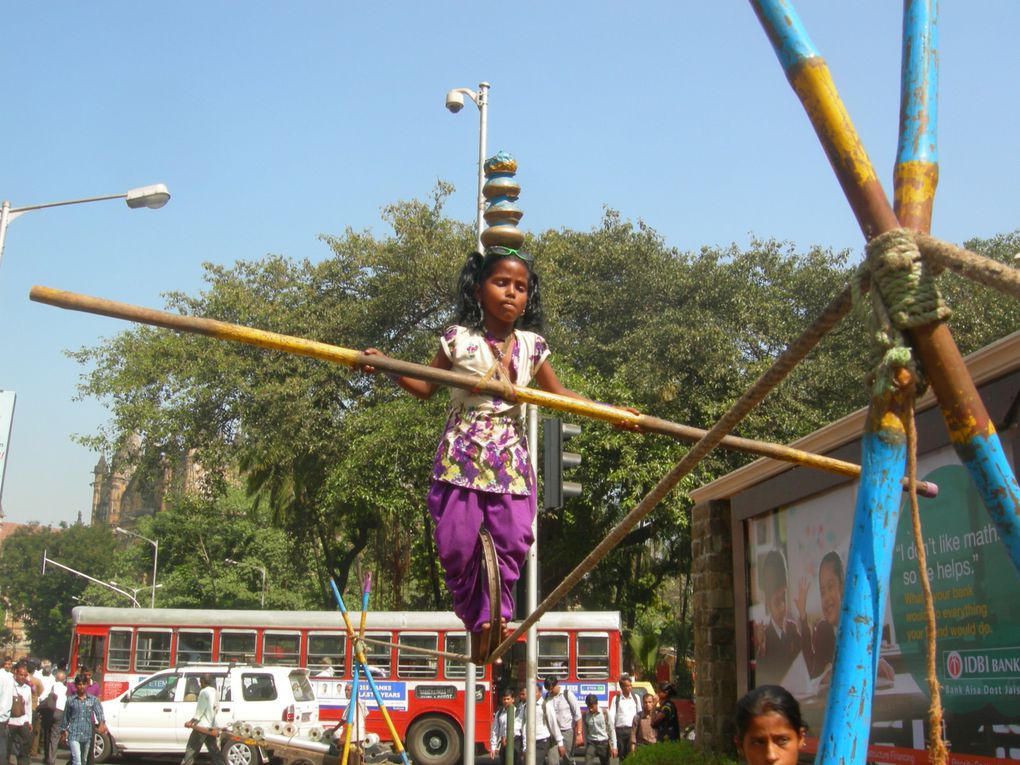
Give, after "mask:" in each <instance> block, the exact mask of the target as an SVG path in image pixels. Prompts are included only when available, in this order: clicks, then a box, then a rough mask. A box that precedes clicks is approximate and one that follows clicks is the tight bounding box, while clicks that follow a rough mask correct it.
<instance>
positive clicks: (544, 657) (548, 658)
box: [538, 632, 570, 677]
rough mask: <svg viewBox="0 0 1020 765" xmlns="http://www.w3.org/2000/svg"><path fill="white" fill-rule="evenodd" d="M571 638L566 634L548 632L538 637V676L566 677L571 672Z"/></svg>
mask: <svg viewBox="0 0 1020 765" xmlns="http://www.w3.org/2000/svg"><path fill="white" fill-rule="evenodd" d="M569 645H570V636H569V635H567V633H565V632H546V633H545V634H539V636H538V676H539V677H566V676H567V672H568V671H569V670H570V663H569V662H570V655H569V654H568V649H569Z"/></svg>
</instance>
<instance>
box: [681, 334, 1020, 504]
mask: <svg viewBox="0 0 1020 765" xmlns="http://www.w3.org/2000/svg"><path fill="white" fill-rule="evenodd" d="M964 362H965V363H966V365H967V369H968V370H969V371H970V376H971V378H972V379H973V380H974V384H975V385H976V386H979V385H981V384H983V383H986V382H989V381H990V380H994V379H996V378H998V377H1001V376H1002V375H1004V374H1006V373H1007V372H1011V371H1013V370H1015V369H1016V368H1017V367H1020V332H1014V333H1013V334H1011V335H1007V336H1006V337H1004V338H1002V339H1001V340H997V341H995V342H994V343H991V344H990V345H986V346H985V347H984V348H981V349H980V350H977V351H975V352H974V353H972V354H970V355H969V356H967V357H966V358H965V359H964ZM862 384H863V383H862ZM934 406H935V396H934V395H933V394H932V392H931V390H930V389H929V391H928V392H927V393H925V394H924V396H922V397H921V398H919V399H918V401H917V405H916V407H915V410H916V411H917V412H918V413H921V412H923V411H924V410H926V409H931V408H932V407H934ZM867 412H868V410H867V407H864V408H862V409H858V410H857V411H856V412H852V413H851V414H848V415H847V416H846V417H843V418H841V419H839V420H836V421H835V422H833V423H830V424H829V425H826V426H825V427H823V428H819V429H818V430H816V431H814V432H813V433H810V434H808V435H806V436H804V437H803V438H799V439H797V440H796V441H794V442H792V443H791V444H790V446H792V447H794V448H797V449H800V450H802V451H805V452H812V453H814V454H823V455H824V454H828V453H829V452H831V451H833V450H834V449H838V448H839V447H840V446H843V445H844V444H848V443H850V442H851V441H856V440H857V439H859V438H860V437H861V433H862V431H863V429H864V419H865V417H866V416H867ZM793 467H794V465H792V464H791V463H787V462H780V461H778V460H773V459H769V458H766V457H763V458H761V459H758V460H755V461H754V462H752V463H750V464H748V465H744V467H742V468H738V469H737V470H734V471H733V472H731V473H727V474H726V475H724V476H722V477H720V478H717V479H716V480H714V481H712V482H711V483H707V484H705V485H704V486H701V487H699V488H697V489H695V490H694V491H692V492H691V499H693V500H694V502H695V503H699V502H707V501H708V500H712V499H726V498H729V497H732V496H734V495H736V494H739V493H740V492H741V491H744V490H745V489H747V488H749V487H751V486H754V485H756V484H758V483H760V482H761V481H764V480H765V479H767V478H771V477H773V476H775V475H779V474H780V473H783V472H785V471H787V470H791V469H793Z"/></svg>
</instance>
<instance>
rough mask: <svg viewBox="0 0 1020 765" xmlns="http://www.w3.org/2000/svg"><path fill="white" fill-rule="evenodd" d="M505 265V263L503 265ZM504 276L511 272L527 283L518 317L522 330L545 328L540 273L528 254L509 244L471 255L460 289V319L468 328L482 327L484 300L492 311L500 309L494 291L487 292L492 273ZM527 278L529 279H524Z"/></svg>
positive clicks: (515, 277) (459, 281) (458, 313)
mask: <svg viewBox="0 0 1020 765" xmlns="http://www.w3.org/2000/svg"><path fill="white" fill-rule="evenodd" d="M500 264H502V265H500ZM494 271H495V272H499V275H500V276H502V277H504V278H505V277H507V275H511V276H512V277H513V280H514V281H521V282H522V283H526V292H525V295H522V298H524V299H523V300H522V304H521V306H520V311H519V313H518V316H517V318H516V324H517V326H518V327H520V328H521V329H530V330H541V329H542V299H541V294H540V291H539V286H538V274H536V273H535V271H534V269H533V262H532V258H531V256H530V255H529V254H527V253H524V252H520V251H519V250H515V249H512V248H510V247H489V248H488V249H486V251H485V254H484V255H482V254H481V253H477V252H473V253H471V254H470V255H468V259H467V261H466V262H465V263H464V267H463V268H462V269H461V272H460V278H459V280H458V288H457V321H458V322H459V323H460V324H462V325H464V326H466V327H481V326H482V325H483V323H484V319H485V313H486V309H485V303H486V302H487V301H488V302H489V309H488V310H489V312H494V311H497V310H499V306H498V305H497V304H494V303H493V302H492V301H493V298H492V297H488V298H487V297H486V295H487V294H489V295H490V296H491V295H492V293H486V292H485V286H486V282H487V280H489V281H491V279H490V277H492V275H493V273H494ZM524 280H526V282H525V281H524Z"/></svg>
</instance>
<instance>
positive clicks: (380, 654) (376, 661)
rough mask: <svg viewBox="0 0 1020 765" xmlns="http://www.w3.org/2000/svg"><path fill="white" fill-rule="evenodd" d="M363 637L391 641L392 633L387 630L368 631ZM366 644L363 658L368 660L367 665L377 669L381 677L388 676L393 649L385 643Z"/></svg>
mask: <svg viewBox="0 0 1020 765" xmlns="http://www.w3.org/2000/svg"><path fill="white" fill-rule="evenodd" d="M365 637H368V638H372V639H373V640H385V641H387V642H389V643H392V642H394V641H393V635H392V634H391V633H389V632H369V633H368V634H366V635H365ZM365 645H366V646H368V647H367V648H366V649H365V658H366V659H367V660H368V666H369V667H371V668H372V669H375V670H377V671H378V673H379V675H380V676H381V677H389V676H390V674H391V673H392V672H393V651H392V649H391V648H390V647H389V646H387V645H375V644H373V643H366V644H365Z"/></svg>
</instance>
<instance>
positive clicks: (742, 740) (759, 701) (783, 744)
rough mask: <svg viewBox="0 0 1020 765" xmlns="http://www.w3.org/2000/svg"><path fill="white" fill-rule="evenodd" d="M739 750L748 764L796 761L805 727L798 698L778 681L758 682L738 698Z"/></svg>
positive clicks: (782, 764)
mask: <svg viewBox="0 0 1020 765" xmlns="http://www.w3.org/2000/svg"><path fill="white" fill-rule="evenodd" d="M736 725H737V735H736V737H735V738H734V741H735V743H736V745H737V751H739V752H740V754H741V755H743V757H744V760H745V761H746V762H747V763H748V765H796V762H797V753H798V751H799V750H800V748H801V747H802V746H804V734H805V727H804V721H803V718H801V715H800V704H798V703H797V699H795V698H794V697H793V695H792V694H791V693H790V692H789V691H787V690H786V689H785V688H783V687H782V686H779V685H759V686H758V687H757V688H755V689H754V690H753V691H751V692H750V693H748V694H747V695H746V696H744V697H743V698H742V699H740V701H738V702H737V715H736Z"/></svg>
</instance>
